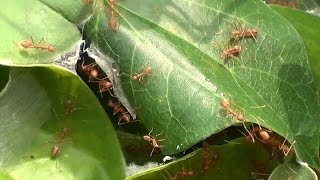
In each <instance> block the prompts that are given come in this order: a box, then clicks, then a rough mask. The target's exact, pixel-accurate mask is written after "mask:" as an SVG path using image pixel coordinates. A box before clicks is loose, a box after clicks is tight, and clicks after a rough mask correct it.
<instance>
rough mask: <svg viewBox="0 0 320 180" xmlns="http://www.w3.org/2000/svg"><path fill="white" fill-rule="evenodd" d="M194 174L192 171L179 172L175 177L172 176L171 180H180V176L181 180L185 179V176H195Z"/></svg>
mask: <svg viewBox="0 0 320 180" xmlns="http://www.w3.org/2000/svg"><path fill="white" fill-rule="evenodd" d="M193 175H194V173H193V171H192V170H189V171H184V170H182V171H178V172H177V173H176V174H175V175H174V176H173V177H171V176H170V180H176V179H178V177H179V176H180V177H181V178H183V177H184V176H193Z"/></svg>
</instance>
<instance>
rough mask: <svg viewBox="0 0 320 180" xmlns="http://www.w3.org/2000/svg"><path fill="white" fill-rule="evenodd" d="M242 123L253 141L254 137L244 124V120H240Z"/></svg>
mask: <svg viewBox="0 0 320 180" xmlns="http://www.w3.org/2000/svg"><path fill="white" fill-rule="evenodd" d="M242 124H243V127H244V129H245V130H246V131H247V132H248V133H249V136H250V137H251V139H252V142H253V143H254V142H255V141H254V137H253V136H252V134H251V133H250V131H249V130H248V129H247V127H246V125H245V124H244V122H242Z"/></svg>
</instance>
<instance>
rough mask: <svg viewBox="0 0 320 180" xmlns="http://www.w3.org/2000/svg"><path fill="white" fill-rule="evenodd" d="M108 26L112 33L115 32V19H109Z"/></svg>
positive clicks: (116, 24)
mask: <svg viewBox="0 0 320 180" xmlns="http://www.w3.org/2000/svg"><path fill="white" fill-rule="evenodd" d="M108 26H109V27H110V29H111V30H112V31H116V30H117V26H118V23H117V20H116V18H114V17H111V18H110V19H109V21H108Z"/></svg>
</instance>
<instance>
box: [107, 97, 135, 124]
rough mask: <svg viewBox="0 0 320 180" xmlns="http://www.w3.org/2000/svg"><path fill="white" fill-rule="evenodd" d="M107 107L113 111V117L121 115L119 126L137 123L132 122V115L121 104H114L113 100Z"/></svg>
mask: <svg viewBox="0 0 320 180" xmlns="http://www.w3.org/2000/svg"><path fill="white" fill-rule="evenodd" d="M107 105H108V107H110V108H112V109H113V115H115V114H117V113H120V116H119V121H118V125H121V124H126V123H129V122H135V121H137V120H135V121H131V116H130V114H129V113H128V112H127V110H126V109H125V108H124V107H123V106H122V105H121V104H120V103H114V102H113V101H112V100H109V101H108V104H107Z"/></svg>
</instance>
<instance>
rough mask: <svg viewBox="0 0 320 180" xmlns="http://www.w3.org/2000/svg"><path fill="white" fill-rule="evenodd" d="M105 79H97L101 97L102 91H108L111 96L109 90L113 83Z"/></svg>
mask: <svg viewBox="0 0 320 180" xmlns="http://www.w3.org/2000/svg"><path fill="white" fill-rule="evenodd" d="M106 79H108V78H103V79H100V81H97V82H99V92H100V95H101V97H102V93H103V92H106V91H109V93H110V95H111V96H113V95H112V93H111V92H110V90H111V89H112V88H113V84H112V82H110V81H109V80H106Z"/></svg>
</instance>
